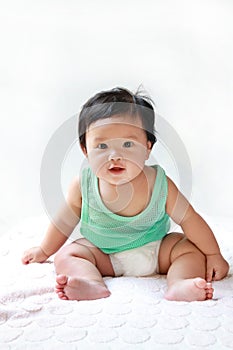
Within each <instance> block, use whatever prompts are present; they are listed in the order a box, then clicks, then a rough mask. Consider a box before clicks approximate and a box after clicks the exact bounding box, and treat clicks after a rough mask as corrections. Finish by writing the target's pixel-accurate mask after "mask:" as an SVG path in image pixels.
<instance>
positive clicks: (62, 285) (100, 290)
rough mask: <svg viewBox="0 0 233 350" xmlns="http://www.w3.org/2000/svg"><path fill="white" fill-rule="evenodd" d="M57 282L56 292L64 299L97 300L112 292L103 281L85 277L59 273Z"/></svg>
mask: <svg viewBox="0 0 233 350" xmlns="http://www.w3.org/2000/svg"><path fill="white" fill-rule="evenodd" d="M56 282H57V284H56V286H55V292H56V293H57V295H58V297H59V298H60V299H62V300H95V299H100V298H106V297H108V296H109V295H110V294H111V293H110V292H109V290H108V289H107V287H106V286H105V285H104V284H102V283H101V282H97V281H89V280H87V279H84V278H77V277H67V276H65V275H58V276H57V278H56Z"/></svg>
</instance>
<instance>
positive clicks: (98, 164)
mask: <svg viewBox="0 0 233 350" xmlns="http://www.w3.org/2000/svg"><path fill="white" fill-rule="evenodd" d="M88 162H89V165H90V167H91V169H92V171H93V172H94V173H95V174H96V175H97V174H98V173H99V172H100V170H101V169H102V168H103V166H105V164H106V163H107V159H106V156H105V155H104V154H101V155H100V154H98V152H94V151H93V152H91V154H89V155H88Z"/></svg>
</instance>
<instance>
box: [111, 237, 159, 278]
mask: <svg viewBox="0 0 233 350" xmlns="http://www.w3.org/2000/svg"><path fill="white" fill-rule="evenodd" d="M160 244H161V240H159V241H155V242H151V243H148V244H146V245H144V246H142V247H138V248H134V249H130V250H125V251H123V252H119V253H113V254H110V255H109V256H110V259H111V263H112V266H113V270H114V272H115V276H116V277H117V276H135V277H139V276H149V275H152V274H154V273H158V272H159V271H158V253H159V248H160Z"/></svg>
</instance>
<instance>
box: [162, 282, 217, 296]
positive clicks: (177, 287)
mask: <svg viewBox="0 0 233 350" xmlns="http://www.w3.org/2000/svg"><path fill="white" fill-rule="evenodd" d="M213 291H214V290H213V288H212V284H211V283H210V282H206V280H204V279H203V278H199V277H197V278H191V279H185V280H179V281H177V282H175V283H173V284H172V285H171V286H170V287H169V288H168V291H167V292H166V294H165V299H167V300H176V301H198V300H199V301H202V300H206V299H212V297H213Z"/></svg>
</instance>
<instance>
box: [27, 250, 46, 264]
mask: <svg viewBox="0 0 233 350" xmlns="http://www.w3.org/2000/svg"><path fill="white" fill-rule="evenodd" d="M47 259H48V255H46V254H45V253H44V252H43V250H42V249H41V247H33V248H30V249H28V250H26V251H25V252H24V253H23V256H22V263H23V264H25V265H27V264H30V263H35V262H37V263H42V262H44V261H46V260H47Z"/></svg>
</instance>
